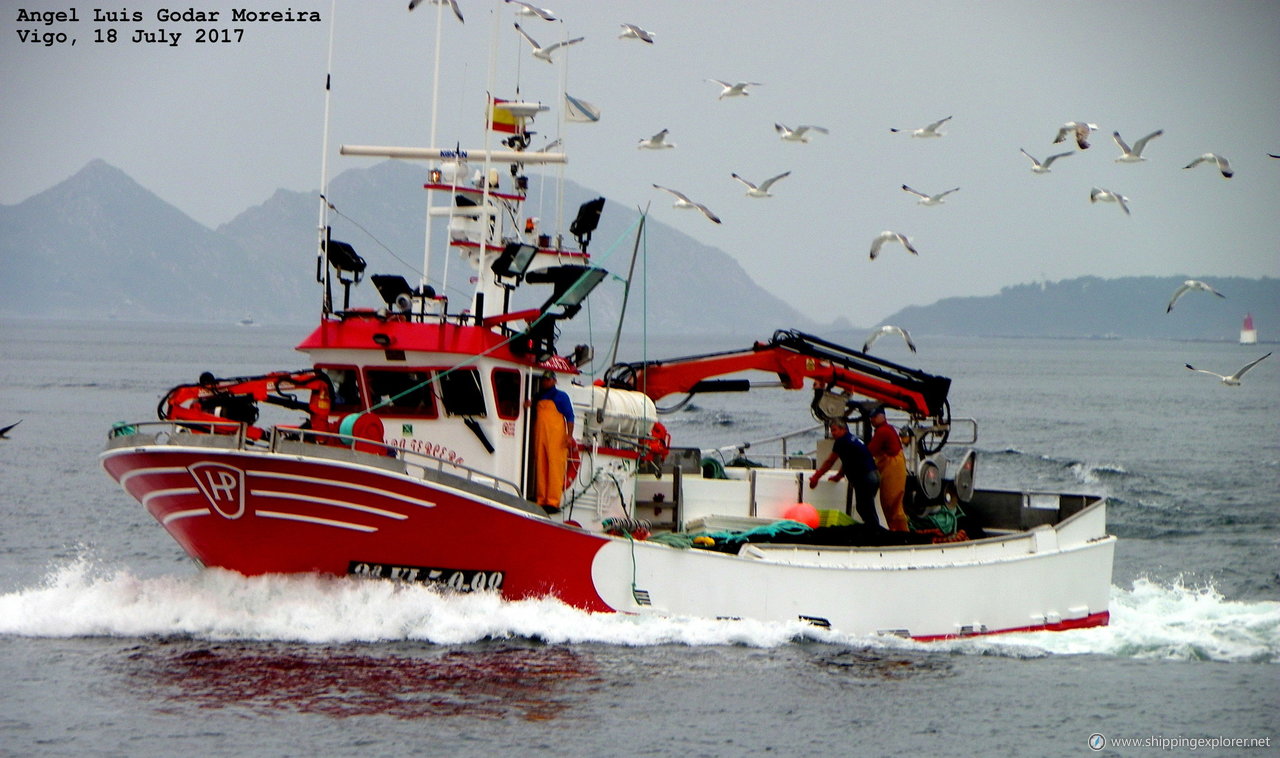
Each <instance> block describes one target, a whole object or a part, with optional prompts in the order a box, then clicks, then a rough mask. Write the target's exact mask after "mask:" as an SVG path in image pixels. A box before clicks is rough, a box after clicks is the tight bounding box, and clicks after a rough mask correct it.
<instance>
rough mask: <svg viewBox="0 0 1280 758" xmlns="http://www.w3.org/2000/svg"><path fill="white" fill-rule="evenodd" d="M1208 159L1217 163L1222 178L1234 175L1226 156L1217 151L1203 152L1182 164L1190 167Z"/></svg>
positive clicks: (1206, 161) (1207, 161)
mask: <svg viewBox="0 0 1280 758" xmlns="http://www.w3.org/2000/svg"><path fill="white" fill-rule="evenodd" d="M1268 155H1271V154H1270V153H1268ZM1271 157H1272V158H1274V157H1276V156H1274V155H1272V156H1271ZM1210 161H1212V162H1214V163H1216V164H1218V171H1219V172H1221V174H1222V178H1223V179H1230V178H1231V177H1232V176H1235V173H1236V172H1234V171H1232V170H1231V164H1230V163H1228V162H1227V159H1226V158H1223V157H1222V156H1221V155H1218V154H1217V153H1205V154H1204V155H1202V156H1200V157H1199V158H1196V159H1195V160H1193V161H1191V162H1190V163H1188V164H1187V165H1185V166H1183V168H1192V167H1193V166H1196V165H1198V164H1201V163H1209V162H1210Z"/></svg>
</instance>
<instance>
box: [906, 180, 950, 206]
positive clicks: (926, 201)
mask: <svg viewBox="0 0 1280 758" xmlns="http://www.w3.org/2000/svg"><path fill="white" fill-rule="evenodd" d="M902 189H904V190H906V191H907V192H910V193H911V194H913V195H915V196H916V197H918V198H920V200H919V201H918V203H919V204H920V205H942V204H943V203H944V202H946V201H945V200H943V199H942V198H944V197H946V196H947V195H950V194H951V193H952V192H955V191H956V190H958V189H960V188H959V187H953V188H951V189H949V190H947V191H946V192H939V193H938V194H936V195H926V194H925V193H923V192H920V191H919V190H913V189H911V188H910V187H908V186H907V185H905V184H904V185H902Z"/></svg>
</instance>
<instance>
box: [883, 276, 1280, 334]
mask: <svg viewBox="0 0 1280 758" xmlns="http://www.w3.org/2000/svg"><path fill="white" fill-rule="evenodd" d="M1190 278H1197V279H1204V280H1207V281H1208V283H1209V284H1211V285H1212V286H1213V287H1214V288H1215V289H1217V290H1218V291H1219V292H1221V293H1222V294H1223V295H1225V298H1218V297H1214V296H1213V295H1212V294H1209V293H1207V292H1190V293H1187V294H1186V295H1184V296H1183V297H1182V298H1181V299H1179V300H1178V303H1177V305H1175V306H1174V308H1173V310H1172V311H1171V312H1166V310H1165V309H1166V307H1167V305H1168V303H1169V299H1170V297H1172V295H1173V293H1174V291H1175V290H1176V289H1177V288H1178V287H1179V286H1181V285H1182V283H1183V281H1184V280H1186V279H1190ZM1246 313H1252V314H1253V318H1254V321H1255V322H1256V323H1257V324H1258V327H1259V330H1260V334H1261V336H1262V337H1263V339H1274V338H1275V335H1276V328H1277V325H1280V279H1273V278H1270V277H1263V278H1262V279H1245V278H1240V277H1211V276H1203V277H1200V276H1195V277H1189V276H1181V275H1179V276H1176V277H1125V278H1120V279H1099V278H1097V277H1093V276H1087V277H1081V278H1078V279H1068V280H1064V281H1060V282H1041V283H1035V284H1020V285H1016V286H1012V287H1005V288H1004V289H1002V290H1001V291H1000V293H999V294H997V295H991V296H989V297H954V298H947V299H945V300H940V301H938V302H936V303H934V304H933V305H927V306H912V307H910V308H904V309H903V310H901V311H898V312H897V313H895V314H893V315H892V316H890V317H889V318H888V319H886V323H891V324H897V325H898V326H901V327H903V328H904V329H907V330H908V331H911V332H913V333H918V334H947V335H975V336H1001V337H1077V338H1078V337H1103V336H1108V337H1109V336H1116V337H1143V338H1157V339H1182V340H1235V339H1237V338H1238V337H1239V334H1240V325H1241V322H1242V321H1243V320H1244V316H1245V314H1246ZM1268 328H1269V329H1270V331H1269V332H1268Z"/></svg>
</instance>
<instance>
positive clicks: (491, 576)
mask: <svg viewBox="0 0 1280 758" xmlns="http://www.w3.org/2000/svg"><path fill="white" fill-rule="evenodd" d="M347 573H348V574H350V575H352V576H367V577H373V578H375V579H395V580H398V581H402V582H422V583H424V584H439V585H442V586H444V587H448V588H449V589H451V590H454V591H455V592H480V591H483V590H499V589H502V577H503V573H502V572H501V571H484V570H479V569H451V568H431V567H429V566H397V565H394V564H390V563H371V562H369V561H351V562H350V563H349V564H347Z"/></svg>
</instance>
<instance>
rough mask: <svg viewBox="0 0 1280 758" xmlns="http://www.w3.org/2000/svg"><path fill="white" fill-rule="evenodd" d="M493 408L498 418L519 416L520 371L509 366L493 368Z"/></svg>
mask: <svg viewBox="0 0 1280 758" xmlns="http://www.w3.org/2000/svg"><path fill="white" fill-rule="evenodd" d="M493 400H494V406H495V408H494V410H496V411H497V412H498V418H501V419H515V418H519V416H520V372H519V371H515V370H514V369H509V368H496V369H494V370H493Z"/></svg>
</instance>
